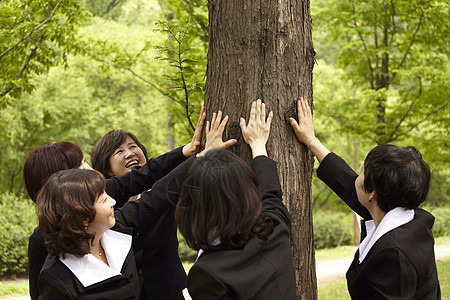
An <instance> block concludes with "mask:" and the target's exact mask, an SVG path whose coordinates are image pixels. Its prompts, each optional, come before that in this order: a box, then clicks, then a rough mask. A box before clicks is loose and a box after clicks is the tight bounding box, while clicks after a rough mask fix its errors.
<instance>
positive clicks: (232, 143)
mask: <svg viewBox="0 0 450 300" xmlns="http://www.w3.org/2000/svg"><path fill="white" fill-rule="evenodd" d="M236 143H237V140H236V139H230V140H228V141H226V142H224V143H223V149H226V148H228V147H230V146H232V145H234V144H236Z"/></svg>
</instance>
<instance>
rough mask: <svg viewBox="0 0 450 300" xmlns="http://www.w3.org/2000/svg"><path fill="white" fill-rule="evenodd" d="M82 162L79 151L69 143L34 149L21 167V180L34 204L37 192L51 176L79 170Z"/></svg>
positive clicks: (81, 155) (58, 143)
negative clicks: (59, 172) (60, 172)
mask: <svg viewBox="0 0 450 300" xmlns="http://www.w3.org/2000/svg"><path fill="white" fill-rule="evenodd" d="M82 160H83V152H82V151H81V149H80V148H79V147H78V146H77V145H75V144H72V143H69V142H57V143H54V144H49V145H44V146H40V147H38V148H36V149H34V150H33V152H31V154H30V155H28V157H27V159H26V160H25V165H24V167H23V179H24V181H25V187H26V189H27V192H28V195H29V196H30V198H31V200H33V202H36V197H37V194H38V193H39V190H40V189H41V188H42V186H43V185H44V183H45V182H46V181H47V179H48V178H49V177H50V176H51V175H52V174H54V173H56V172H58V171H61V170H68V169H75V168H79V167H80V166H81V162H82Z"/></svg>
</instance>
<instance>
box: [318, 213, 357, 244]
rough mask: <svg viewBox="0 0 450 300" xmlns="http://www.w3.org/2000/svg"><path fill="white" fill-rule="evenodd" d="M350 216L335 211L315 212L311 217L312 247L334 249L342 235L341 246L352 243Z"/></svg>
mask: <svg viewBox="0 0 450 300" xmlns="http://www.w3.org/2000/svg"><path fill="white" fill-rule="evenodd" d="M349 216H350V214H344V213H340V212H335V211H317V212H315V213H314V216H313V223H314V224H313V227H314V246H315V248H316V249H323V248H330V247H336V246H337V245H338V243H339V240H340V239H341V236H342V235H343V234H345V235H344V238H343V240H342V243H341V245H350V244H351V243H352V240H353V238H352V224H353V223H352V219H351V218H350V217H349Z"/></svg>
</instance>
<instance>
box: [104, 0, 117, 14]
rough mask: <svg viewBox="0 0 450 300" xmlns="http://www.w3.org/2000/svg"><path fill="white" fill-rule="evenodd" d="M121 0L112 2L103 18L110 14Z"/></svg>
mask: <svg viewBox="0 0 450 300" xmlns="http://www.w3.org/2000/svg"><path fill="white" fill-rule="evenodd" d="M120 1H121V0H112V1H111V3H109V5H108V7H107V8H106V10H105V12H104V13H103V14H102V16H104V15H106V14H107V13H109V12H110V11H111V10H112V9H113V8H114V7H116V6H117V5H118V4H119V3H120Z"/></svg>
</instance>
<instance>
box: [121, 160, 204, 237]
mask: <svg viewBox="0 0 450 300" xmlns="http://www.w3.org/2000/svg"><path fill="white" fill-rule="evenodd" d="M193 159H195V157H191V158H189V159H188V160H186V161H184V162H183V163H182V164H180V165H179V166H178V167H176V168H175V169H174V170H172V171H171V172H170V173H169V174H167V175H166V176H164V177H163V178H161V179H160V180H158V181H157V182H156V183H155V184H154V185H153V187H152V189H151V190H149V191H145V192H143V193H142V194H141V198H139V199H138V200H136V201H129V202H127V203H125V205H124V206H123V207H122V208H119V209H116V211H115V212H114V214H115V218H116V225H117V226H119V227H132V228H133V229H135V230H137V232H141V233H142V232H144V231H145V230H146V229H147V228H150V227H151V226H152V224H154V223H155V222H157V221H158V219H159V218H160V217H161V216H162V215H163V214H164V213H165V212H166V211H167V210H168V209H175V206H176V203H177V202H178V196H179V195H180V191H181V186H182V184H183V182H184V177H185V174H186V172H187V170H188V168H189V166H190V162H191V161H192V160H193Z"/></svg>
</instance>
